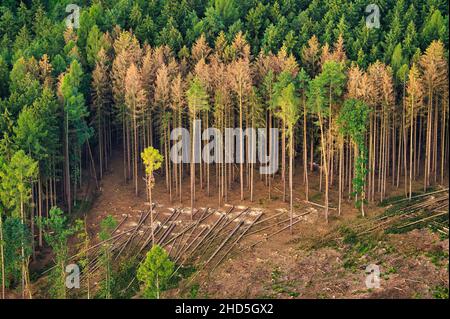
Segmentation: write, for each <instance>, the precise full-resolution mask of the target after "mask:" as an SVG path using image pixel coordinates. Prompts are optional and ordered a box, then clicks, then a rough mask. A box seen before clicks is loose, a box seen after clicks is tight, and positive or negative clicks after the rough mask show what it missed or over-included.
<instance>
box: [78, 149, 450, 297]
mask: <svg viewBox="0 0 450 319" xmlns="http://www.w3.org/2000/svg"><path fill="white" fill-rule="evenodd" d="M114 155H115V156H114V157H113V158H114V160H113V161H112V162H111V166H110V167H109V170H108V172H107V173H105V174H104V178H103V180H102V181H101V182H100V191H99V193H98V195H97V196H96V199H95V200H94V201H93V204H92V206H91V208H90V210H89V212H88V213H87V223H88V228H89V232H90V234H91V236H92V238H93V239H94V242H95V241H96V239H95V238H96V236H97V234H98V232H99V229H100V221H101V220H102V219H103V218H105V217H106V216H107V215H112V216H114V217H115V218H116V220H117V221H118V222H120V221H121V220H122V219H123V218H124V217H125V216H126V215H128V218H127V220H126V223H125V224H124V225H123V229H127V228H130V227H133V226H136V225H137V223H138V222H139V219H140V215H141V212H142V211H145V210H147V209H148V203H147V204H146V203H145V202H146V194H145V185H144V181H143V180H142V179H141V178H140V180H139V183H140V190H141V191H140V194H139V196H136V195H135V193H134V187H133V183H132V182H131V181H130V182H128V183H126V182H125V181H124V178H123V168H122V159H121V154H120V153H119V152H117V154H114ZM309 178H310V200H312V201H314V202H316V203H320V204H321V203H322V202H323V198H322V195H321V193H320V192H319V178H318V174H317V173H313V174H311V176H310V177H309ZM294 180H295V181H294V197H295V198H296V201H295V205H294V208H295V213H296V214H301V213H303V212H305V211H307V210H310V211H311V212H312V213H311V214H309V215H308V217H307V218H305V220H304V221H302V222H300V223H298V224H296V225H295V226H294V231H293V234H290V232H289V230H286V231H284V232H282V233H280V234H278V235H276V236H274V237H272V238H270V239H269V240H264V239H265V236H266V235H267V234H268V233H271V230H267V231H264V232H260V233H258V234H254V235H251V236H249V237H246V238H244V240H243V241H242V242H240V243H239V244H238V248H237V249H234V250H233V251H232V253H231V254H230V255H228V257H227V258H226V259H225V260H224V262H222V264H221V265H220V266H219V267H218V268H216V269H215V270H214V271H213V272H206V271H200V272H199V273H197V274H196V275H195V277H194V278H189V279H186V280H184V281H183V282H181V283H180V285H179V287H177V288H175V289H172V290H170V291H167V292H165V294H164V295H165V297H168V298H179V297H184V298H433V297H437V296H438V294H439V293H440V292H442V291H444V294H445V289H447V290H446V291H447V296H448V286H449V274H448V250H449V247H448V239H445V240H442V239H441V238H440V237H439V236H438V235H436V234H435V233H432V232H431V231H429V230H426V229H422V230H415V231H412V232H409V233H406V234H401V235H380V236H377V237H376V238H370V239H368V240H370V243H369V244H370V245H369V247H370V249H368V250H367V251H364V249H363V251H362V252H361V249H360V247H359V248H358V247H356V248H355V247H354V246H353V245H336V244H335V243H331V242H330V243H326V242H325V243H324V242H323V241H322V238H324V236H325V235H327V234H330V233H332V232H336V229H338V228H339V227H341V226H342V225H346V224H349V223H350V224H351V223H352V221H355V220H359V219H360V217H359V213H358V211H357V210H356V209H355V208H354V205H353V202H352V201H351V200H349V199H347V197H346V199H345V200H344V203H343V209H342V214H341V216H337V211H336V210H330V214H331V215H330V222H329V224H325V223H324V213H323V209H322V208H320V207H318V206H315V205H311V204H308V203H306V202H304V201H303V199H304V185H303V180H302V171H301V170H300V168H299V169H298V170H297V172H296V176H295V177H294ZM185 181H186V182H185V183H184V184H183V201H182V203H180V202H179V200H178V198H177V197H176V195H175V192H174V190H173V201H172V202H171V201H170V199H169V192H168V190H167V189H166V187H165V176H162V175H158V176H156V186H155V188H154V191H153V198H154V202H155V203H156V204H157V208H156V209H157V210H158V211H159V212H160V214H161V215H160V218H159V219H160V220H161V219H165V217H164V216H165V215H168V214H170V212H171V211H172V210H173V208H175V207H189V205H190V189H189V178H186V179H185ZM211 181H212V185H211V194H216V193H217V192H216V189H215V179H214V178H211ZM255 182H256V184H255V190H254V194H255V198H254V201H253V202H250V201H249V200H248V198H249V192H247V191H246V200H244V201H241V200H240V198H239V197H240V194H239V185H238V183H236V184H235V187H234V189H233V191H232V192H230V194H229V198H228V201H227V203H225V206H222V207H218V198H217V196H216V195H214V196H207V195H206V187H204V188H203V189H200V187H197V198H196V208H204V207H210V208H215V209H220V210H221V211H226V209H227V207H228V206H229V205H234V206H237V207H239V208H243V207H251V208H252V209H255V210H260V211H263V212H264V214H265V216H264V217H269V216H271V215H273V214H276V213H278V212H280V210H286V214H288V213H287V210H288V208H289V206H288V204H287V203H283V202H282V196H283V194H282V191H281V190H282V189H283V185H282V183H281V181H280V180H279V178H278V177H277V178H276V179H275V182H274V184H273V188H272V193H271V197H272V198H271V200H270V199H269V198H268V190H267V187H266V186H265V185H264V182H263V181H260V180H259V178H256V177H255ZM419 187H420V186H419ZM334 188H336V187H334ZM402 192H403V191H402V189H401V188H400V189H396V188H395V187H391V189H389V190H388V191H387V193H388V194H390V195H391V196H393V195H401V194H402ZM81 196H83V194H81V195H80V197H81ZM336 198H337V192H336V191H334V189H333V190H332V191H331V194H330V199H331V206H337V200H336ZM366 211H367V213H368V215H376V214H379V213H380V212H382V211H383V209H382V208H380V207H378V206H376V205H369V206H368V207H367V208H366ZM286 216H287V215H286ZM181 218H184V219H188V218H189V216H188V215H186V214H184V215H183V214H182V217H181ZM121 229H122V227H121ZM258 241H261V243H259V244H258V245H256V246H255V247H254V248H251V249H245V248H247V247H248V246H249V245H251V244H254V243H256V242H258ZM358 249H359V250H358ZM369 264H376V265H379V267H380V271H381V282H380V288H373V289H368V288H367V287H366V284H365V280H366V277H367V274H366V271H365V269H366V267H367V265H369ZM439 296H440V295H439Z"/></svg>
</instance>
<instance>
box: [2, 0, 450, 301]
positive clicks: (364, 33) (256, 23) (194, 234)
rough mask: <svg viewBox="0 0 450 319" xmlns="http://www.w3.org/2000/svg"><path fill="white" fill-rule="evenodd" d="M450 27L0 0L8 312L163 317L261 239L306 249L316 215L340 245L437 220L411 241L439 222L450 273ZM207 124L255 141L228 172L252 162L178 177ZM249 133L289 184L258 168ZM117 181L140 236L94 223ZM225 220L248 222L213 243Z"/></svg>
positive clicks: (331, 10) (411, 18)
mask: <svg viewBox="0 0 450 319" xmlns="http://www.w3.org/2000/svg"><path fill="white" fill-rule="evenodd" d="M369 4H372V7H371V8H372V9H371V10H368V11H366V8H367V6H368V5H369ZM68 5H72V6H69V7H68ZM73 5H76V6H73ZM373 5H375V8H374V7H373ZM67 8H71V9H70V10H67ZM74 8H75V9H74ZM78 13H79V15H78ZM378 13H379V16H378ZM378 18H379V25H375V26H373V25H372V26H370V25H368V19H369V20H370V19H372V20H373V19H375V20H377V19H378ZM68 19H69V20H68ZM375 20H373V21H375ZM448 24H449V10H448V1H444V0H398V1H387V0H373V1H371V2H367V1H363V0H346V1H344V0H329V1H320V0H311V1H306V0H246V1H238V0H177V1H172V0H135V1H132V0H92V1H88V0H84V1H76V0H61V1H55V0H29V1H25V0H24V1H11V0H0V114H1V116H0V261H1V263H0V264H1V272H0V273H1V277H0V283H1V291H0V297H1V298H39V297H43V298H45V297H52V298H69V297H74V298H75V297H79V298H115V297H125V298H127V297H132V296H135V295H138V296H139V297H143V298H160V297H161V293H162V292H163V291H166V293H167V291H170V290H171V289H172V291H173V289H176V288H174V287H177V285H179V284H180V282H184V281H189V283H190V281H191V280H192V281H195V277H196V276H197V273H200V272H201V271H202V270H204V269H210V268H208V267H211V268H212V266H214V265H215V267H214V269H215V268H216V267H218V266H219V264H220V263H221V262H223V261H224V260H226V259H227V257H229V256H231V253H234V252H235V248H236V247H238V241H239V244H240V243H241V239H247V240H249V238H253V237H252V235H251V234H252V233H253V232H254V233H256V232H259V230H260V228H258V227H261V226H265V225H266V224H267V225H269V226H267V227H265V228H267V230H266V232H268V233H269V234H271V233H272V234H273V235H274V236H275V235H278V233H277V232H278V231H276V230H278V229H280V231H279V232H280V233H284V234H285V236H299V235H300V234H302V232H301V230H299V229H298V228H296V227H298V226H299V225H300V224H301V223H300V221H301V216H302V214H305V213H304V211H305V207H306V206H308V207H311V209H315V210H316V211H317V212H318V221H317V222H318V223H320V225H321V226H320V227H323V228H325V229H328V230H329V229H332V227H333V225H334V224H335V223H339V222H342V221H343V220H345V219H346V218H348V216H349V215H350V213H348V212H349V211H350V210H353V213H352V214H353V215H352V218H354V219H355V220H356V222H357V223H360V222H361V220H362V222H363V223H364V221H366V222H367V221H368V220H372V219H371V218H373V216H374V213H373V212H374V211H375V210H376V211H379V209H380V207H381V206H380V205H385V206H388V205H389V203H390V201H392V200H393V198H394V197H393V196H396V197H395V200H396V201H395V203H398V200H399V199H400V201H402V202H401V203H402V205H403V204H404V203H405V202H407V203H410V205H411V206H408V208H405V210H408V211H412V210H414V212H416V210H415V209H418V207H420V208H421V209H423V210H425V211H426V212H427V215H415V216H416V219H413V220H409V219H408V220H407V222H405V223H404V225H402V226H399V227H398V228H403V227H411V225H413V226H414V225H417V223H419V224H420V223H424V222H425V221H426V222H427V225H426V227H428V226H430V227H432V228H433V229H434V230H437V233H436V232H435V233H436V234H437V235H439V236H444V238H446V240H447V251H446V252H445V251H444V252H443V254H447V255H446V259H448V202H447V201H448V177H449V169H448V167H449V131H448V128H449V117H450V115H449V82H448V81H449V78H448V52H449V51H448V48H449V28H448ZM199 120H200V121H201V125H202V130H203V129H205V128H208V127H214V128H216V129H218V131H219V132H221V134H222V133H223V132H225V129H226V128H239V129H242V131H240V132H241V133H240V134H241V135H240V137H241V138H244V139H245V141H246V143H245V144H244V143H240V144H236V148H235V149H234V153H232V154H227V152H224V151H223V150H220V151H219V152H218V153H216V154H214V156H215V159H219V158H220V159H223V158H227V157H229V156H231V157H236V159H237V160H238V161H235V162H233V163H231V162H230V163H229V162H227V161H219V162H213V163H212V164H208V163H205V162H204V161H200V163H195V162H194V161H191V162H190V163H188V162H183V163H177V162H175V161H171V160H170V159H171V153H172V151H173V147H174V146H175V145H176V144H177V142H178V141H179V140H178V138H180V136H176V137H175V138H174V137H173V134H172V130H173V129H175V128H185V129H186V132H189V133H190V135H192V136H196V134H201V132H200V133H199V132H198V131H197V130H198V129H199V128H198V127H197V126H196V125H194V123H196V121H197V122H198V121H199ZM249 128H256V129H258V128H264V129H263V130H262V131H263V132H265V133H266V135H267V136H266V137H267V141H268V147H267V148H266V150H267V151H268V153H270V152H271V151H273V149H277V150H278V152H277V154H276V156H277V157H278V162H277V169H276V171H274V172H272V173H270V174H264V173H263V172H262V170H261V169H260V168H261V167H262V166H263V165H262V164H261V163H260V162H259V161H254V160H253V161H252V160H251V159H254V158H256V157H258V158H259V157H260V156H261V154H256V153H255V151H254V150H252V149H251V148H250V147H249V145H250V144H251V143H252V141H253V140H252V139H253V138H255V142H253V143H256V137H255V136H252V135H249V134H245V136H243V133H242V132H243V131H245V130H246V129H249ZM273 128H276V129H278V131H279V135H277V137H276V139H275V140H271V139H270V138H271V137H272V136H271V133H270V132H271V129H273ZM245 132H247V131H245ZM216 137H217V136H216ZM222 140H225V137H224V136H223V135H221V136H220V141H222ZM199 141H200V144H201V145H200V146H201V147H202V148H203V147H204V146H205V145H207V141H206V139H199ZM258 143H259V140H258ZM273 143H276V144H277V145H276V146H277V147H276V148H274V145H273ZM195 144H196V139H195V138H192V143H190V149H188V150H187V151H186V152H187V153H188V154H187V155H188V156H191V157H192V158H194V156H196V155H195V154H194V149H195ZM206 156H207V157H209V156H212V155H211V154H210V153H208V154H206ZM111 174H115V176H120V180H121V182H120V183H121V184H118V185H122V186H121V187H124V189H125V188H130V189H132V193H131V194H130V195H129V196H128V198H129V200H130V201H131V202H139V203H142V204H143V205H144V203H145V205H146V206H145V207H146V208H145V209H144V210H141V211H140V214H141V215H139V213H138V212H134V213H133V212H132V211H131V210H130V211H128V212H124V213H127V214H134V217H135V218H136V223H135V225H134V224H133V225H134V226H133V227H134V228H133V227H132V228H130V230H127V231H124V230H122V231H117V230H118V229H119V228H120V227H121V226H122V225H125V224H126V223H125V220H126V219H127V218H128V217H125V219H124V220H122V221H121V217H120V215H119V218H118V217H117V216H115V217H114V216H112V215H110V212H109V211H108V212H106V213H107V214H106V216H103V217H102V218H101V220H97V219H96V221H95V222H91V223H89V222H88V219H89V218H93V217H92V216H93V215H92V214H95V211H93V210H92V209H91V208H90V207H89V205H93V203H95V201H96V197H97V196H101V195H99V194H101V193H102V192H103V193H105V192H106V188H107V186H108V185H107V184H108V182H107V180H106V178H107V177H108V176H110V175H111ZM92 194H95V195H92ZM427 194H434V195H433V196H432V195H427ZM112 196H114V195H112ZM417 196H424V197H417ZM440 196H444V197H442V198H441V197H440ZM445 196H446V197H445ZM205 198H206V199H205ZM424 198H425V199H424ZM162 201H164V203H166V202H167V203H170V204H171V205H172V207H173V208H174V210H173V215H176V214H179V216H184V215H183V213H184V212H185V211H186V212H187V214H186V216H185V217H183V218H182V220H183V222H185V223H186V227H185V228H183V229H182V228H181V227H179V228H177V227H176V226H173V225H176V223H172V222H173V221H175V220H176V219H177V216H178V215H176V216H173V215H170V216H169V217H167V218H168V219H166V217H163V216H162V215H163V214H162V213H161V214H160V211H162V208H160V206H158V203H161V202H162ZM206 201H207V202H206ZM267 202H270V203H271V205H272V206H270V205H269V206H270V207H269V208H268V211H272V213H271V214H268V215H267V216H263V215H262V213H261V214H260V215H258V214H256V213H255V214H251V212H250V211H251V207H253V206H254V207H260V206H263V204H264V203H267ZM208 205H209V208H217V209H219V208H221V209H222V210H223V211H224V212H225V213H224V216H225V215H226V212H228V213H230V214H232V210H237V207H238V206H239V205H244V206H246V207H247V208H246V209H243V208H241V209H242V211H241V212H240V213H239V214H237V215H236V216H234V217H233V218H231V217H226V216H225V217H224V216H222V215H221V217H220V218H219V220H218V221H217V222H216V223H211V224H210V225H209V226H208V227H205V228H201V227H200V226H198V225H200V224H202V223H203V222H205V223H206V221H208V220H209V219H208V218H211V217H214V213H210V211H209V209H208V208H207V206H208ZM212 205H214V207H212ZM299 205H301V206H299ZM393 205H394V204H393ZM420 205H422V206H420ZM205 207H206V208H205ZM229 207H231V208H229ZM235 207H236V208H235ZM249 207H250V208H249ZM274 207H275V208H277V207H283V209H284V215H285V219H283V220H282V221H283V223H282V222H281V221H280V222H278V223H277V224H275V220H277V221H278V218H283V217H282V216H281V217H280V216H279V215H275V214H281V213H278V212H277V211H276V210H275V209H272V208H274ZM383 207H384V206H383ZM388 207H391V206H388ZM394 207H396V206H394ZM411 207H413V208H411ZM403 208H404V205H403V206H402V207H401V208H398V210H401V209H403ZM182 209H185V211H183V212H182V213H180V211H181V210H182ZM271 209H272V210H271ZM308 209H309V208H308ZM103 210H106V209H103ZM233 212H234V211H233ZM442 212H443V213H442ZM347 213H348V214H347ZM111 214H112V213H111ZM244 215H245V217H246V218H247V217H248V218H249V219H248V220H242V221H241V222H239V224H238V226H239V227H238V226H236V228H227V227H231V226H234V224H232V223H231V220H234V219H236V220H237V221H239V220H240V219H239V218H243V216H244ZM230 216H232V215H230ZM268 216H271V217H268ZM387 216H390V215H389V213H388V215H387ZM401 216H403V215H401ZM147 217H148V221H147ZM130 218H131V217H130ZM170 218H172V220H170ZM180 218H181V217H180ZM227 218H228V221H227V220H226V219H227ZM271 218H273V219H271ZM382 218H383V217H382ZM390 218H393V219H394V218H398V216H397V217H389V218H388V219H386V220H387V221H389V220H391V219H390ZM408 218H409V215H408ZM269 219H271V220H269ZM280 220H281V219H280ZM396 220H397V219H396ZM445 221H447V226H446V227H444V226H442V225H444V224H445ZM271 222H273V223H272V224H270V223H271ZM428 222H433V224H428ZM147 223H148V224H147ZM413 223H416V224H413ZM443 223H444V224H443ZM93 224H95V225H94V226H95V227H94V226H93ZM270 225H272V226H273V227H272V226H270ZM421 225H422V224H421ZM141 226H142V227H144V226H145V227H147V228H145V229H144V228H141ZM422 226H423V225H422ZM246 227H248V228H246ZM277 227H278V228H277ZM312 227H315V226H312ZM383 227H384V226H383ZM426 227H425V228H426ZM174 228H175V230H174ZM120 229H121V228H120ZM177 229H178V233H177V232H176V230H177ZM255 229H257V230H255ZM271 229H273V231H271ZM369 229H370V228H369ZM141 231H142V232H143V233H140V232H141ZM371 231H372V230H371V229H370V232H371ZM276 233H277V234H276ZM363 233H364V232H363ZM120 234H122V235H123V234H125V236H119V235H120ZM174 234H179V235H174ZM346 234H347V235H348V233H346ZM126 236H128V238H126ZM139 236H141V237H142V238H140V239H139ZM348 237H352V236H348ZM325 238H328V237H326V236H325V235H324V236H323V239H324V240H325ZM352 238H353V237H352ZM203 239H204V240H203ZM266 239H267V238H266ZM197 240H198V241H197ZM326 240H328V239H326ZM330 240H331V239H330ZM249 243H252V244H253V243H254V245H256V244H257V243H258V242H257V241H256V240H254V241H253V242H250V240H249ZM249 247H250V246H249ZM227 249H229V250H227ZM247 251H248V250H247ZM188 252H189V254H188ZM224 252H226V254H225V255H223V256H222V258H220V256H221V254H223V253H224ZM202 254H203V255H204V256H205V260H203V261H202V262H199V263H198V264H197V263H195V262H194V261H193V260H196V259H195V258H200V257H201V255H202ZM130 255H133V256H138V257H136V258H138V259H139V260H137V261H135V263H133V262H131V261H130V262H127V261H129V258H127V257H126V256H130ZM197 255H199V257H198V256H197ZM45 256H46V257H45ZM141 256H142V258H141ZM194 257H195V258H194ZM219 258H220V260H219ZM444 259H445V258H444ZM74 260H76V261H77V264H78V265H79V266H80V267H81V285H82V289H81V290H76V292H73V290H71V289H70V287H67V282H66V275H67V273H68V270H67V268H66V267H67V266H68V265H70V264H72V263H73V262H74ZM117 260H119V261H120V263H117ZM213 261H214V263H213ZM447 262H448V261H447ZM155 265H157V266H155ZM155 269H156V270H155ZM214 269H210V270H211V272H212V271H213V270H214ZM189 271H192V272H194V273H195V274H193V275H192V274H187V273H188V272H189ZM187 277H190V278H189V279H187ZM272 277H273V274H272ZM186 287H188V288H186V289H190V292H191V294H194V292H193V291H194V290H195V287H197V286H188V285H187V284H186ZM197 289H198V287H197ZM440 289H441V288H440ZM443 289H444V290H443V294H445V289H446V294H447V298H448V274H447V284H446V288H445V287H444V288H443ZM195 291H196V290H195ZM436 291H437V292H436ZM436 291H435V292H434V296H436V294H438V293H439V291H441V290H436ZM194 295H195V294H194ZM172 297H178V295H176V294H175V295H172ZM278 297H280V296H278Z"/></svg>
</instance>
